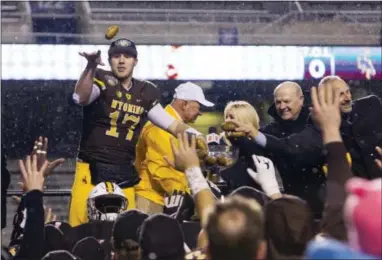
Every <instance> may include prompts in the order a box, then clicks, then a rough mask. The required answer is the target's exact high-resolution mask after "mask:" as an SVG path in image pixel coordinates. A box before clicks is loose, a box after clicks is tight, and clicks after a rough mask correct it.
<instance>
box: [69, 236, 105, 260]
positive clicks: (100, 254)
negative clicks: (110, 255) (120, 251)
mask: <svg viewBox="0 0 382 260" xmlns="http://www.w3.org/2000/svg"><path fill="white" fill-rule="evenodd" d="M72 253H73V254H74V255H76V256H78V257H80V258H81V259H82V260H104V259H105V257H106V255H105V251H104V249H103V247H102V246H101V244H100V243H99V242H98V241H97V239H95V238H94V237H85V238H83V239H81V240H80V241H78V242H77V244H76V245H75V246H74V247H73V250H72Z"/></svg>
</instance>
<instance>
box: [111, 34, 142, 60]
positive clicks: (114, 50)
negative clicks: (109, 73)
mask: <svg viewBox="0 0 382 260" xmlns="http://www.w3.org/2000/svg"><path fill="white" fill-rule="evenodd" d="M108 54H109V57H111V56H113V55H115V54H127V55H129V56H131V57H134V58H137V57H138V51H137V47H136V46H135V43H134V42H133V41H131V40H129V39H125V38H122V39H118V40H115V41H113V42H112V43H111V44H110V47H109V51H108Z"/></svg>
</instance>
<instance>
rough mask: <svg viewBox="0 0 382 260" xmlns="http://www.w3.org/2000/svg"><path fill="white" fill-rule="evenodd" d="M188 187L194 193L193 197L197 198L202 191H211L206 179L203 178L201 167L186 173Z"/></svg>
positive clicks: (188, 170)
mask: <svg viewBox="0 0 382 260" xmlns="http://www.w3.org/2000/svg"><path fill="white" fill-rule="evenodd" d="M185 174H186V177H187V181H188V186H189V187H190V190H191V192H192V195H193V196H194V197H195V196H196V194H198V193H199V192H200V191H201V190H205V189H210V186H208V183H207V181H206V179H205V178H204V176H203V173H202V170H201V169H200V167H192V168H188V169H187V170H186V171H185Z"/></svg>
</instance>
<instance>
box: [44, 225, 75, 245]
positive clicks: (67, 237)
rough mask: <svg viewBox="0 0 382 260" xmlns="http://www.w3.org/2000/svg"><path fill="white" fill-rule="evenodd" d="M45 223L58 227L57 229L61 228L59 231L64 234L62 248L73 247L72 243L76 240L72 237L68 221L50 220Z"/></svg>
mask: <svg viewBox="0 0 382 260" xmlns="http://www.w3.org/2000/svg"><path fill="white" fill-rule="evenodd" d="M46 225H52V226H55V227H56V228H58V229H59V230H61V232H62V233H63V235H64V241H63V243H64V248H63V249H66V250H70V249H71V248H72V247H73V245H74V243H75V242H77V241H75V238H74V234H73V233H74V232H73V228H72V226H71V225H70V224H69V223H67V222H63V221H50V222H48V223H46ZM46 225H45V226H46Z"/></svg>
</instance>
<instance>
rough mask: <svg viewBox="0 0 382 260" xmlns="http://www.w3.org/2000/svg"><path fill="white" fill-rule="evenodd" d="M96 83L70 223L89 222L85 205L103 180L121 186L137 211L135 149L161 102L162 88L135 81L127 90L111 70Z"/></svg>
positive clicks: (87, 114) (86, 120) (99, 74)
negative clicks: (92, 191) (144, 128)
mask: <svg viewBox="0 0 382 260" xmlns="http://www.w3.org/2000/svg"><path fill="white" fill-rule="evenodd" d="M93 83H94V84H95V85H96V86H97V87H99V89H100V92H101V93H100V96H99V97H98V98H97V99H96V100H95V101H94V102H92V103H91V104H89V105H87V106H84V107H83V128H82V138H81V143H80V149H79V154H78V159H79V160H78V162H77V165H76V173H75V180H74V183H73V187H72V198H71V205H70V214H69V223H70V224H71V225H72V226H77V225H79V224H82V223H86V222H88V218H87V206H86V201H87V198H88V194H89V193H90V191H91V189H92V188H93V187H94V186H95V185H96V184H98V183H100V182H102V181H111V182H115V183H116V184H118V185H120V186H121V188H123V190H124V193H125V195H126V197H127V199H128V203H129V205H128V208H134V207H135V198H134V190H133V188H132V187H133V186H134V185H136V184H137V183H138V182H139V177H138V174H137V173H136V171H135V168H134V165H133V163H134V157H135V145H136V143H137V140H138V137H139V134H140V131H141V129H142V127H143V126H144V124H145V123H146V121H147V112H148V111H149V110H150V109H151V108H152V107H153V106H155V105H156V104H157V103H158V101H159V98H160V92H159V89H157V88H156V86H155V85H154V84H152V83H150V82H148V81H144V80H137V79H133V80H132V86H131V88H130V89H129V90H126V89H125V88H124V87H123V86H122V85H121V84H120V82H119V80H118V79H117V78H116V77H115V76H114V75H113V73H112V72H110V71H105V70H101V69H97V71H96V73H95V76H94V79H93Z"/></svg>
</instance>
